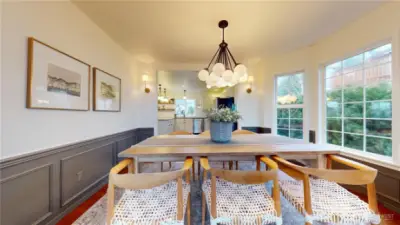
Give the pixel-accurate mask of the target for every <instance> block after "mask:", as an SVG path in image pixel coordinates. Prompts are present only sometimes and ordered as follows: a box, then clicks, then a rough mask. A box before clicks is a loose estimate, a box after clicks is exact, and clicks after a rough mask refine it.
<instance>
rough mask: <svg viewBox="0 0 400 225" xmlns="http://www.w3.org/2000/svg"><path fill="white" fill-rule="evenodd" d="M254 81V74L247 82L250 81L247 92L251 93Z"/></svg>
mask: <svg viewBox="0 0 400 225" xmlns="http://www.w3.org/2000/svg"><path fill="white" fill-rule="evenodd" d="M253 81H254V77H253V76H249V78H248V79H247V82H248V83H249V87H248V88H247V89H246V92H247V93H248V94H250V93H251V92H252V91H253V90H252V87H253Z"/></svg>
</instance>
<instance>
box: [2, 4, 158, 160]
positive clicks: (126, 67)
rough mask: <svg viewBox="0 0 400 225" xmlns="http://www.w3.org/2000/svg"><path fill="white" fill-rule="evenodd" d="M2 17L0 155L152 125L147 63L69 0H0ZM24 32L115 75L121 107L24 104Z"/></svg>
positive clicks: (153, 94) (150, 69) (152, 96)
mask: <svg viewBox="0 0 400 225" xmlns="http://www.w3.org/2000/svg"><path fill="white" fill-rule="evenodd" d="M2 16H3V17H2V23H3V24H2V25H3V26H2V40H1V41H2V49H1V55H2V61H1V64H2V65H3V67H2V68H1V69H2V77H1V78H2V84H1V85H2V90H1V93H2V94H1V97H2V102H1V105H2V116H1V118H2V126H1V127H2V130H3V132H2V140H3V142H2V150H3V151H2V152H1V155H0V157H1V158H7V157H11V156H16V155H19V154H24V153H28V152H33V151H38V150H41V149H47V148H51V147H55V146H59V145H64V144H67V143H73V142H77V141H82V140H85V139H91V138H95V137H99V136H104V135H108V134H112V133H116V132H121V131H124V130H129V129H132V128H135V127H144V126H146V127H153V126H155V125H156V116H157V110H156V109H157V108H156V107H157V106H156V104H155V102H156V91H155V87H154V83H155V82H154V80H155V79H154V68H153V67H152V65H149V64H146V63H141V62H139V61H137V60H135V59H134V58H133V57H131V55H130V54H129V53H127V52H126V51H125V50H123V49H122V48H121V47H120V46H119V45H117V44H116V43H115V42H114V41H113V40H112V39H111V38H109V37H108V36H107V35H106V34H105V33H104V32H103V31H102V30H101V29H100V28H99V27H97V25H95V24H94V23H93V22H92V21H91V20H90V19H89V18H88V17H87V16H86V15H85V14H83V13H82V12H81V11H80V10H79V9H78V8H77V7H75V6H74V5H73V4H71V3H70V2H5V3H3V15H2ZM29 36H33V37H35V38H37V39H38V40H41V41H43V42H45V43H47V44H49V45H51V46H53V47H56V48H58V49H60V50H62V51H64V52H66V53H68V54H70V55H72V56H74V57H76V58H79V59H81V60H83V61H85V62H86V63H89V64H90V65H92V66H97V67H99V68H101V69H103V70H105V71H107V72H109V73H111V74H114V75H116V76H118V77H120V78H121V79H122V112H118V113H106V112H93V111H87V112H75V111H60V110H54V111H52V110H35V109H26V108H25V96H26V70H27V37H29ZM145 72H146V73H148V74H149V75H150V76H151V79H152V80H153V82H150V86H151V89H152V92H151V93H150V94H145V93H144V91H143V90H144V85H143V82H142V81H141V76H142V74H143V73H145ZM151 102H154V104H152V103H151Z"/></svg>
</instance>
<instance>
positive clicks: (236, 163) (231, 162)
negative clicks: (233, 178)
mask: <svg viewBox="0 0 400 225" xmlns="http://www.w3.org/2000/svg"><path fill="white" fill-rule="evenodd" d="M239 134H257V133H254V132H252V131H248V130H235V131H233V132H232V135H239ZM233 162H235V166H236V170H238V169H239V161H229V169H230V170H232V169H233ZM224 168H225V166H224Z"/></svg>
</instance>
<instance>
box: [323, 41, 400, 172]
mask: <svg viewBox="0 0 400 225" xmlns="http://www.w3.org/2000/svg"><path fill="white" fill-rule="evenodd" d="M387 44H391V45H392V60H391V64H392V65H391V67H392V74H391V76H392V77H391V78H392V98H391V99H390V101H391V103H392V118H391V121H392V136H391V138H390V139H391V140H392V156H384V155H380V154H376V153H370V152H367V151H364V150H357V149H352V148H348V147H344V146H343V143H342V146H338V145H333V146H335V147H341V149H342V150H343V152H342V153H343V155H347V156H350V157H359V158H361V159H364V160H366V161H369V162H372V163H375V164H378V165H381V166H385V167H390V168H393V169H396V170H399V169H400V166H399V165H398V163H400V152H399V151H400V141H399V140H397V139H398V138H396V137H397V136H398V132H397V129H396V125H395V122H394V121H397V120H396V119H394V114H395V108H396V107H398V106H397V105H396V101H399V100H400V98H399V96H397V95H396V91H395V88H396V85H395V84H396V82H399V81H400V74H398V73H399V72H400V68H399V69H397V68H398V66H400V63H399V62H397V60H398V59H399V58H400V55H399V54H400V49H399V47H400V33H399V40H398V42H397V41H393V40H392V39H391V38H390V39H385V40H383V41H379V42H376V43H374V44H371V45H369V46H368V47H366V48H362V49H360V50H358V51H354V52H353V53H350V54H347V55H345V56H343V57H341V58H338V59H335V60H332V61H329V62H327V63H324V64H320V67H319V87H320V88H319V93H320V96H321V97H320V99H321V100H320V106H319V115H320V118H319V120H320V123H319V124H320V126H319V132H318V133H319V136H320V137H321V139H320V140H319V141H318V143H323V144H328V145H330V144H329V143H327V131H328V130H327V127H326V126H327V112H326V111H327V107H326V106H327V105H326V104H327V101H326V68H327V67H328V66H329V65H332V64H334V63H337V62H342V61H344V60H346V59H348V58H351V57H354V56H357V55H360V54H364V53H365V52H368V51H371V50H373V49H376V48H379V47H382V46H384V45H387ZM364 58H365V55H364ZM381 65H383V64H381ZM362 69H363V70H364V69H365V67H364V65H363V67H362ZM342 76H343V74H342ZM343 80H344V79H342V87H343ZM363 81H364V86H363V91H364V95H363V101H360V102H359V103H362V104H363V108H364V111H363V117H362V118H361V119H363V121H365V122H366V119H368V118H366V110H365V109H366V108H365V106H366V103H367V102H366V101H365V98H366V95H365V76H363ZM342 101H343V92H342ZM385 101H386V102H387V101H389V100H376V101H368V102H385ZM347 103H354V102H346V104H347ZM343 113H344V111H343V107H342V117H340V118H341V119H342V124H341V125H342V131H341V132H340V133H342V141H343V135H344V134H345V133H348V132H344V119H345V118H350V119H357V118H356V117H354V118H353V117H344V114H343ZM379 119H380V120H385V119H383V118H379ZM365 128H366V124H364V130H363V133H362V135H363V136H364V149H365V147H366V129H365ZM351 134H354V133H351ZM368 136H371V137H374V135H368ZM378 137H379V138H387V137H381V136H378ZM397 146H399V147H397ZM396 162H398V163H396Z"/></svg>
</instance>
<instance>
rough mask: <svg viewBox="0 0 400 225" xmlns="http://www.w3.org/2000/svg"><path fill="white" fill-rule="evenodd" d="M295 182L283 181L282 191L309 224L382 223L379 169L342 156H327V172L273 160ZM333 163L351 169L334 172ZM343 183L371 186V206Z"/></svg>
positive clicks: (369, 187)
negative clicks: (377, 192) (379, 203)
mask: <svg viewBox="0 0 400 225" xmlns="http://www.w3.org/2000/svg"><path fill="white" fill-rule="evenodd" d="M272 158H273V159H274V160H275V161H276V162H277V163H278V165H279V169H280V170H282V171H283V172H285V173H287V174H288V175H289V176H291V177H292V178H294V179H281V180H280V181H279V184H280V187H281V191H282V193H283V195H284V196H285V197H286V199H287V200H288V201H289V202H291V203H292V205H293V206H294V207H296V208H297V209H298V210H299V211H300V212H301V213H303V215H305V222H306V224H312V223H313V221H320V222H323V223H329V224H357V225H358V224H380V216H379V215H378V214H379V212H378V206H377V200H376V190H375V184H374V180H375V177H376V175H377V170H376V169H373V168H371V167H368V166H365V165H363V164H361V163H357V162H354V161H352V160H349V159H345V158H342V157H340V156H335V155H328V156H327V169H316V168H307V167H302V166H298V165H295V164H293V163H290V162H288V161H286V160H284V159H282V158H280V157H278V156H273V157H272ZM332 161H335V162H337V163H340V164H343V165H345V166H348V167H351V168H352V169H347V170H336V169H335V170H332V169H331V166H332ZM339 184H347V185H365V184H366V185H367V189H368V204H367V203H365V202H364V201H362V200H361V199H359V198H358V197H357V196H356V195H354V194H352V193H350V192H349V191H347V190H346V189H345V188H343V187H342V186H340V185H339Z"/></svg>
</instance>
